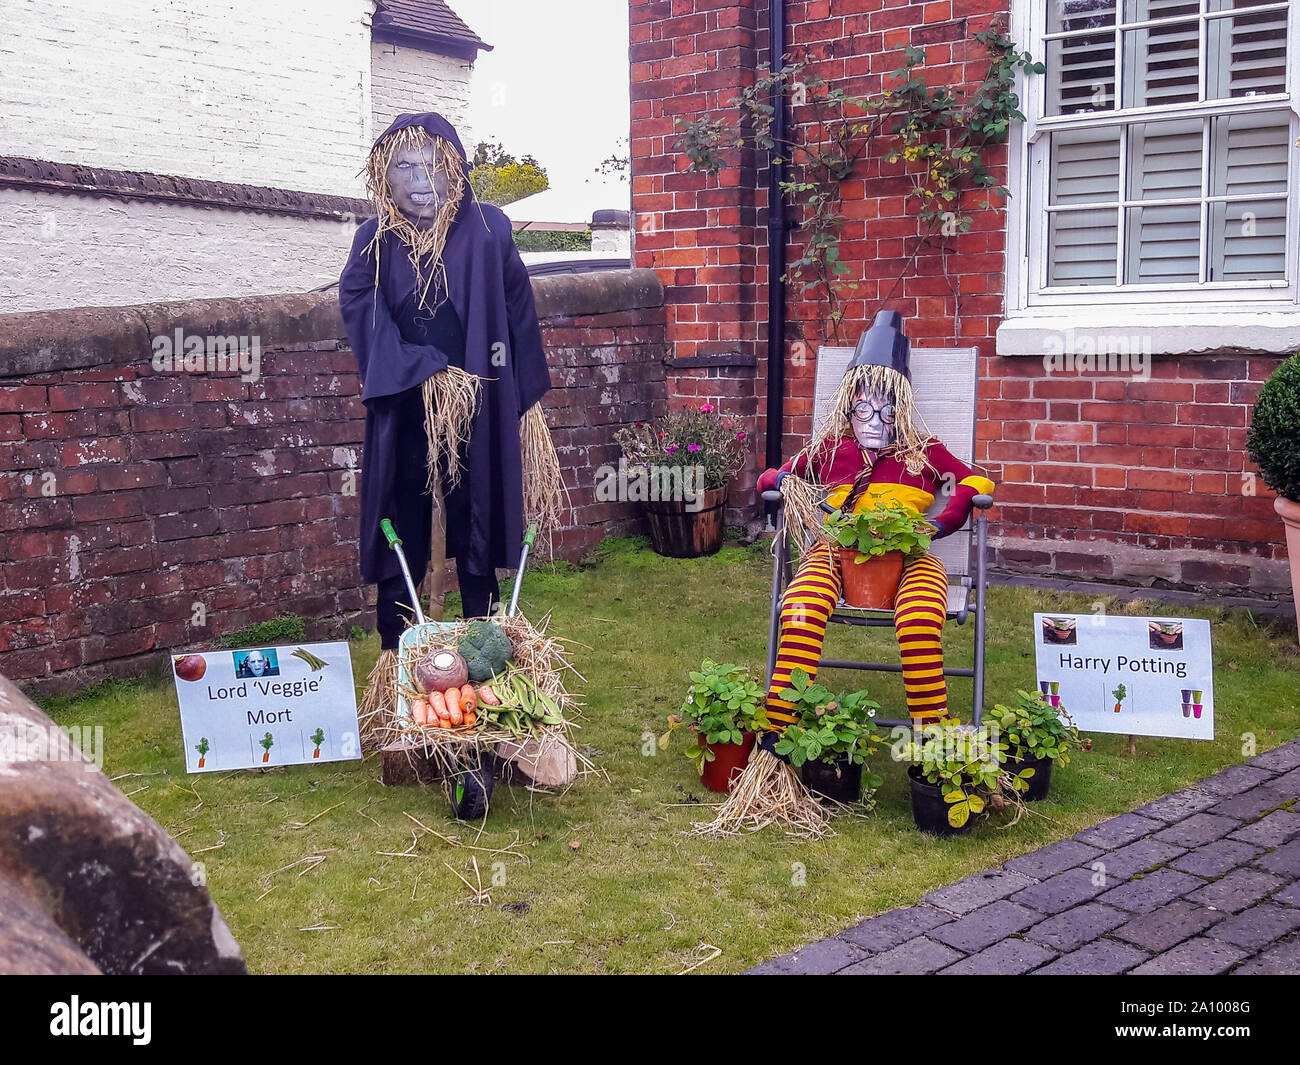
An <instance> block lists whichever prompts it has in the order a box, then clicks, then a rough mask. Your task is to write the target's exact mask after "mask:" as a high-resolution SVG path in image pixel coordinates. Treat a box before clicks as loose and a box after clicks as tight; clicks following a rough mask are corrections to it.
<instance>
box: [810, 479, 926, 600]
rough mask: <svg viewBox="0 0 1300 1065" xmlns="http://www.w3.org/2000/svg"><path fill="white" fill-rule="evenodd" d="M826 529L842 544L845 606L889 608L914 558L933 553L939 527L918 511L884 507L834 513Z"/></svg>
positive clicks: (897, 506) (906, 508)
mask: <svg viewBox="0 0 1300 1065" xmlns="http://www.w3.org/2000/svg"><path fill="white" fill-rule="evenodd" d="M826 528H827V531H828V533H829V535H831V536H832V537H833V538H834V542H835V543H836V544H837V545H838V546H839V552H840V573H841V574H842V576H843V578H844V602H845V604H846V605H848V606H857V607H867V608H870V609H873V610H889V609H890V608H892V607H893V605H894V596H895V595H897V594H898V582H899V580H900V579H902V576H903V566H904V564H905V563H906V562H907V560H908V559H909V558H912V557H916V556H920V555H924V554H925V553H926V552H927V551H928V550H930V542H931V539H932V537H931V533H932V532H933V529H934V527H933V526H932V525H931V524H930V523H929V522H927V521H926V520H925V516H924V515H923V514H921V513H920V511H918V510H916V509H915V508H913V507H909V506H906V505H903V504H898V505H895V506H881V507H876V508H874V509H872V510H864V511H862V512H861V513H859V514H850V513H846V512H845V511H843V510H836V511H834V512H833V513H832V514H831V515H830V517H828V518H827V519H826Z"/></svg>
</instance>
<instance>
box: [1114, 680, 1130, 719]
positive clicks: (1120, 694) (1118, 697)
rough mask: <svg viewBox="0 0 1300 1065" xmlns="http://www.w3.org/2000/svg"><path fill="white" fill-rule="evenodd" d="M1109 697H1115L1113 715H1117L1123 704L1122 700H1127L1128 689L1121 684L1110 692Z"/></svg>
mask: <svg viewBox="0 0 1300 1065" xmlns="http://www.w3.org/2000/svg"><path fill="white" fill-rule="evenodd" d="M1111 695H1113V696H1115V713H1117V714H1118V713H1119V708H1120V704H1121V703H1123V702H1124V700H1125V699H1127V698H1128V689H1127V688H1125V687H1124V685H1122V684H1121V685H1120V686H1119V687H1118V688H1116V689H1115V690H1114V691H1113V692H1111Z"/></svg>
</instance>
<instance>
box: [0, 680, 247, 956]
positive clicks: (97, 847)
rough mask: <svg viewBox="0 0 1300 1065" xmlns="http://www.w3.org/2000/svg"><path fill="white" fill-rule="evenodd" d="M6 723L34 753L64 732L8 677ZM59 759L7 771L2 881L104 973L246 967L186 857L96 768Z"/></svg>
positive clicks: (2, 693)
mask: <svg viewBox="0 0 1300 1065" xmlns="http://www.w3.org/2000/svg"><path fill="white" fill-rule="evenodd" d="M0 721H2V722H3V724H4V726H5V727H6V728H8V729H11V730H20V731H22V732H23V733H24V736H25V738H24V749H25V750H28V751H30V750H31V749H32V748H33V746H34V744H35V743H36V741H40V742H41V743H45V744H48V739H49V737H50V736H52V735H56V734H58V733H57V729H56V727H55V725H54V723H53V722H52V721H50V719H49V718H48V717H46V716H45V715H44V714H43V713H41V711H40V710H38V709H37V708H36V707H35V706H34V705H33V704H32V703H31V702H30V701H28V699H27V698H26V697H25V696H24V695H23V694H22V693H21V692H20V691H19V690H18V689H17V688H15V687H14V686H13V685H12V684H11V683H10V682H9V681H8V680H7V679H5V678H4V677H2V676H0ZM15 734H16V733H15ZM53 754H54V756H53V757H49V755H50V752H48V751H46V750H44V749H43V748H42V749H38V751H37V755H36V756H34V757H29V758H26V759H24V760H15V761H10V762H8V763H6V765H5V766H4V772H3V773H0V876H3V877H8V878H9V879H10V880H11V881H12V883H13V884H14V885H15V886H16V887H18V888H19V889H20V890H21V891H22V892H23V893H24V894H26V895H27V896H28V898H29V899H31V900H32V901H33V902H34V903H35V904H36V905H37V906H38V907H39V908H40V909H41V910H43V911H44V912H45V913H46V915H47V916H48V917H49V918H50V920H51V921H52V922H53V923H54V924H55V925H57V926H58V927H59V929H61V930H62V932H63V933H64V935H65V936H67V937H68V939H69V940H71V941H72V942H74V943H76V944H77V946H78V947H80V949H81V950H82V952H84V953H85V955H86V956H87V957H88V958H89V959H90V960H91V961H92V962H93V963H94V964H95V965H96V966H97V967H98V968H99V969H100V970H102V971H103V972H105V973H110V974H118V973H121V974H126V973H142V974H150V973H166V974H183V973H242V972H245V971H246V967H245V965H244V958H243V955H242V954H241V953H240V950H239V945H238V944H237V943H236V942H235V940H234V937H233V936H231V934H230V930H229V929H228V928H227V927H226V923H225V921H223V920H222V919H221V914H220V913H219V912H218V911H217V908H216V906H215V905H214V904H213V902H212V896H211V895H209V894H208V889H207V888H206V887H204V886H202V884H196V883H195V881H196V880H197V879H200V878H198V877H196V876H195V872H194V870H195V866H194V862H193V861H191V859H190V857H189V855H187V854H186V853H185V851H183V850H182V849H181V848H180V846H179V845H178V844H177V843H176V842H175V841H174V840H172V838H171V837H170V836H169V835H168V834H167V833H166V831H164V830H163V828H162V826H160V825H159V824H158V823H157V822H156V821H154V820H153V819H152V818H151V817H149V816H148V815H147V814H146V813H145V812H144V811H143V810H141V809H140V808H139V807H138V806H136V805H135V804H134V803H132V802H131V801H130V800H129V799H127V798H126V797H125V796H123V795H122V793H121V792H120V791H118V790H117V788H115V787H114V786H113V784H112V783H111V782H110V781H109V779H108V778H107V777H106V776H104V774H103V773H102V772H101V771H100V770H99V769H98V768H97V767H96V766H95V765H94V763H92V762H89V761H85V760H82V759H77V760H68V759H65V758H64V757H63V756H62V754H61V752H57V751H56V752H53Z"/></svg>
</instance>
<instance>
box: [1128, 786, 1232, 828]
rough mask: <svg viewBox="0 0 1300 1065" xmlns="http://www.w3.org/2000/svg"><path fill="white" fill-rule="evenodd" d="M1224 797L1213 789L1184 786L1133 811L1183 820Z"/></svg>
mask: <svg viewBox="0 0 1300 1065" xmlns="http://www.w3.org/2000/svg"><path fill="white" fill-rule="evenodd" d="M1222 798H1223V796H1221V795H1218V794H1216V793H1215V792H1212V791H1201V790H1200V789H1199V788H1184V789H1183V790H1182V791H1173V792H1170V793H1169V794H1168V795H1162V796H1160V798H1158V799H1156V800H1155V801H1154V802H1149V803H1147V804H1146V805H1145V806H1139V807H1138V808H1137V809H1136V810H1134V811H1133V812H1134V813H1135V814H1139V815H1140V816H1142V817H1154V818H1156V819H1157V820H1160V821H1169V822H1173V821H1181V820H1182V819H1183V818H1184V817H1190V816H1191V815H1192V814H1194V813H1199V812H1200V811H1201V810H1204V809H1206V808H1207V807H1210V806H1213V805H1214V804H1215V803H1216V802H1219V801H1220V800H1221V799H1222Z"/></svg>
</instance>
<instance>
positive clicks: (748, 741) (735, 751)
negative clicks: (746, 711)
mask: <svg viewBox="0 0 1300 1065" xmlns="http://www.w3.org/2000/svg"><path fill="white" fill-rule="evenodd" d="M698 739H699V743H700V746H701V747H707V748H708V749H709V750H710V751H712V752H713V761H711V762H707V761H706V762H703V763H701V765H702V768H701V769H700V783H702V784H703V785H704V786H705V787H706V788H708V789H709V790H710V791H730V790H731V785H732V783H733V782H734V780H735V778H736V777H738V776H740V774H741V773H743V772H744V771H745V764H746V763H747V762H748V761H749V752H750V751H752V750H753V749H754V734H753V733H752V732H746V733H745V742H744V743H705V742H704V737H703V736H700V737H698Z"/></svg>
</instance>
